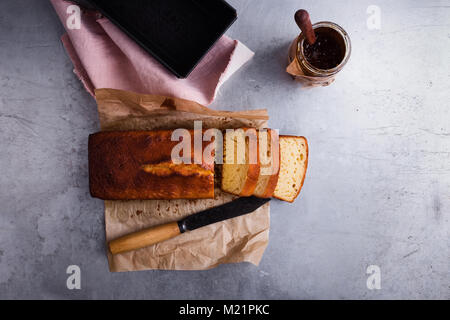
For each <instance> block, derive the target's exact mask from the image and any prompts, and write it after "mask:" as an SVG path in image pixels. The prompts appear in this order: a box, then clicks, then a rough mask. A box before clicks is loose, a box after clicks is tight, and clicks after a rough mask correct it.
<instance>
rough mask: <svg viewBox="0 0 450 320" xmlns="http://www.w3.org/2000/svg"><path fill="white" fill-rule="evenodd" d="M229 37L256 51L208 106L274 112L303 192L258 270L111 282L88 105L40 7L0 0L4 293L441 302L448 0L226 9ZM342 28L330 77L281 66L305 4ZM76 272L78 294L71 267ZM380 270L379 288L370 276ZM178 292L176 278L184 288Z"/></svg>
mask: <svg viewBox="0 0 450 320" xmlns="http://www.w3.org/2000/svg"><path fill="white" fill-rule="evenodd" d="M230 2H231V3H232V4H233V5H234V6H235V7H236V8H237V10H238V13H239V19H238V21H237V22H236V23H235V24H234V25H233V27H232V28H231V29H230V30H229V32H228V35H230V36H232V37H235V38H237V39H240V40H241V41H242V42H244V43H245V44H247V45H248V47H249V48H251V49H252V50H254V51H255V52H256V55H255V57H254V59H253V60H252V61H251V62H250V63H248V64H247V65H246V66H245V67H244V68H243V69H242V70H240V71H239V72H238V73H237V74H236V75H235V76H233V77H232V79H231V80H230V81H228V82H227V83H226V84H225V85H224V86H223V87H222V89H221V91H220V94H219V96H218V99H217V100H216V102H215V103H214V105H213V107H215V108H222V109H236V110H237V109H242V108H268V109H269V112H270V116H271V121H270V123H271V126H272V127H273V128H279V129H280V131H281V132H283V133H286V134H301V135H305V136H306V137H308V139H309V143H310V166H309V171H308V174H307V179H306V182H305V186H304V188H303V191H302V193H301V195H300V198H299V199H298V200H297V201H296V202H295V203H294V204H288V203H282V202H275V203H273V205H272V218H271V220H272V221H271V222H272V224H271V234H270V237H271V240H270V244H269V246H268V248H267V251H266V253H265V255H264V257H263V260H262V262H261V264H260V266H259V267H255V266H253V265H249V264H238V265H224V266H221V267H219V268H216V269H213V270H209V271H203V272H167V271H148V272H135V273H121V274H112V273H109V272H108V267H107V261H106V257H105V245H104V225H103V223H104V222H103V212H102V210H103V204H102V201H100V200H97V199H92V198H91V197H90V196H89V192H88V177H87V172H88V167H87V137H88V134H89V133H92V132H95V131H97V130H98V128H99V127H98V121H97V114H96V107H95V102H94V100H93V99H92V98H91V97H90V96H89V95H88V94H87V93H86V92H85V91H84V89H83V88H82V86H81V84H80V82H79V81H78V80H77V79H76V77H75V75H74V74H73V73H72V65H71V63H70V61H69V59H68V57H67V55H66V53H65V52H64V50H63V48H62V45H61V42H60V40H59V37H60V36H61V34H62V33H63V28H62V25H61V23H60V22H59V20H58V19H57V16H56V14H55V13H54V11H53V8H52V7H51V5H50V3H49V2H48V1H47V0H33V1H30V0H28V1H27V0H2V1H1V2H0V151H1V156H0V167H1V168H3V170H2V173H1V175H0V203H1V207H0V298H67V299H72V298H74V299H77V298H127V299H134V298H150V299H157V298H179V299H188V298H206V299H209V298H246V299H247V298H263V299H264V298H276V299H277V298H288V299H298V298H338V299H340V298H362V299H373V298H441V299H448V298H450V293H449V292H450V289H449V284H450V281H449V280H450V276H449V270H450V268H449V261H450V259H449V257H450V254H449V245H450V243H449V239H450V237H449V211H450V111H449V110H450V108H449V101H450V94H449V92H450V90H449V89H450V87H449V86H450V84H449V81H450V78H449V77H450V74H449V72H450V57H449V52H450V24H449V22H450V2H449V1H386V0H380V1H377V3H376V4H377V5H379V6H380V8H381V19H382V21H381V23H382V24H381V30H379V31H377V30H368V28H367V26H366V20H367V17H368V15H367V13H366V9H367V7H368V6H369V5H370V4H372V2H371V1H301V2H299V1H278V0H277V1H275V0H272V1H269V0H265V1H262V0H252V1H251V0H241V1H238V0H233V1H230ZM300 5H301V6H303V7H304V8H307V9H308V10H309V11H310V13H311V16H312V19H313V20H314V21H319V20H331V21H335V22H337V23H339V24H341V25H342V26H343V27H344V28H345V29H346V30H347V31H348V33H349V34H350V36H351V39H352V44H353V53H352V57H351V59H350V62H349V63H348V65H347V66H346V68H345V70H344V71H343V72H342V73H341V74H340V75H339V77H338V79H337V81H336V83H335V84H333V85H332V86H331V87H328V88H319V89H314V90H309V91H304V90H300V89H299V88H298V86H297V85H296V83H294V82H293V81H291V79H290V78H289V76H288V75H287V74H286V73H285V72H284V68H285V63H286V55H287V48H288V45H289V43H290V41H291V40H292V39H293V38H294V37H295V36H296V34H297V33H298V30H297V27H296V25H295V23H294V22H293V19H292V16H293V13H294V12H295V10H296V9H298V8H299V6H300ZM71 264H76V265H79V266H80V267H81V272H82V274H81V276H82V280H81V286H82V289H81V290H72V291H71V290H68V289H67V288H66V278H67V274H66V268H67V266H68V265H71ZM372 264H374V265H378V266H380V267H381V276H382V282H381V286H382V288H381V290H372V291H371V290H368V289H367V287H366V279H367V275H366V268H367V266H368V265H372ZM180 284H182V285H181V286H180Z"/></svg>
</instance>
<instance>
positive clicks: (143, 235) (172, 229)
mask: <svg viewBox="0 0 450 320" xmlns="http://www.w3.org/2000/svg"><path fill="white" fill-rule="evenodd" d="M180 233H181V232H180V228H179V227H178V223H177V222H171V223H167V224H163V225H160V226H156V227H152V228H148V229H145V230H141V231H138V232H134V233H130V234H127V235H126V236H123V237H120V238H118V239H115V240H112V241H110V242H109V250H110V251H111V253H112V254H117V253H121V252H126V251H131V250H136V249H140V248H144V247H147V246H151V245H152V244H155V243H158V242H161V241H164V240H167V239H170V238H173V237H176V236H177V235H179V234H180Z"/></svg>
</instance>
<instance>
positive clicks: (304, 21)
mask: <svg viewBox="0 0 450 320" xmlns="http://www.w3.org/2000/svg"><path fill="white" fill-rule="evenodd" d="M294 18H295V22H297V25H298V26H299V28H300V30H302V32H303V33H304V34H305V37H306V41H308V43H309V44H314V42H316V34H315V33H314V29H313V27H312V24H311V20H310V18H309V13H308V11H306V10H303V9H300V10H298V11H297V12H296V13H295V16H294Z"/></svg>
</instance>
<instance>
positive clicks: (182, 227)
mask: <svg viewBox="0 0 450 320" xmlns="http://www.w3.org/2000/svg"><path fill="white" fill-rule="evenodd" d="M269 201H270V198H257V197H253V196H252V197H242V198H239V199H236V200H233V201H231V202H228V203H225V204H223V205H220V206H218V207H214V208H211V209H207V210H204V211H200V212H198V213H195V214H193V215H190V216H188V217H186V218H184V219H182V220H179V221H176V222H171V223H167V224H163V225H159V226H156V227H151V228H148V229H144V230H141V231H138V232H134V233H131V234H128V235H125V236H123V237H120V238H118V239H115V240H112V241H110V242H109V250H110V251H111V253H112V254H117V253H121V252H126V251H131V250H136V249H140V248H144V247H147V246H150V245H152V244H155V243H158V242H161V241H164V240H168V239H170V238H173V237H176V236H178V235H179V234H181V233H185V232H186V231H192V230H195V229H198V228H201V227H204V226H207V225H210V224H213V223H216V222H220V221H224V220H228V219H231V218H235V217H239V216H242V215H245V214H248V213H251V212H253V211H255V210H256V209H258V208H259V207H261V206H262V205H263V204H265V203H267V202H269Z"/></svg>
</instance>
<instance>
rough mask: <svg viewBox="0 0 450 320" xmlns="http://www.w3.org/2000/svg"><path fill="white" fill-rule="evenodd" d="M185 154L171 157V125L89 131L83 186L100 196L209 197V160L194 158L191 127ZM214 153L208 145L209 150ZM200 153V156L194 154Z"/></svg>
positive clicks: (211, 174)
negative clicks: (180, 160) (86, 175)
mask: <svg viewBox="0 0 450 320" xmlns="http://www.w3.org/2000/svg"><path fill="white" fill-rule="evenodd" d="M189 132H190V139H191V141H190V146H191V150H190V151H191V152H190V155H189V157H187V155H185V154H183V153H182V152H181V155H182V156H184V157H186V158H187V159H189V158H190V163H186V162H189V161H183V163H178V162H177V161H176V163H174V162H173V161H172V157H171V154H172V149H173V148H174V147H175V146H176V145H178V144H179V143H180V142H179V141H172V140H171V136H172V130H160V131H109V132H98V133H95V134H91V135H90V136H89V187H90V192H91V195H92V196H93V197H97V198H100V199H104V200H131V199H198V198H214V162H213V161H212V162H211V163H206V162H205V161H204V160H203V157H202V155H203V151H204V149H205V148H206V147H207V146H208V144H209V143H211V142H203V144H202V148H201V149H202V150H201V152H202V155H199V154H198V153H199V151H197V158H196V159H200V160H201V161H197V162H201V164H200V163H199V164H195V162H194V157H195V152H194V132H193V130H190V131H189ZM211 153H212V154H213V153H214V150H212V152H211ZM198 156H200V158H198Z"/></svg>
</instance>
